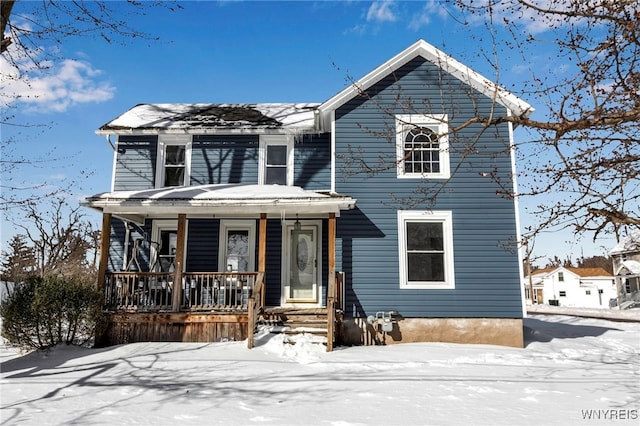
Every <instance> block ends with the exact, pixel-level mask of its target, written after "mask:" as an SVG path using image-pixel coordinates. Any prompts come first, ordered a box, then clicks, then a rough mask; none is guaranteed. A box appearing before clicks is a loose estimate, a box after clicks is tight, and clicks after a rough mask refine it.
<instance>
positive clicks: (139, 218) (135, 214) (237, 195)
mask: <svg viewBox="0 0 640 426" xmlns="http://www.w3.org/2000/svg"><path fill="white" fill-rule="evenodd" d="M355 203H356V200H355V199H353V198H351V197H347V196H344V195H340V194H335V193H332V194H329V193H322V192H315V191H308V190H304V189H302V188H300V187H297V186H283V185H240V184H219V185H199V186H175V187H168V188H158V189H148V190H142V191H117V192H105V193H102V194H97V195H94V196H92V197H87V199H86V201H85V203H83V204H84V205H85V206H87V207H91V208H94V209H97V210H100V211H102V212H103V213H112V214H114V215H116V216H119V217H122V218H125V219H127V220H132V221H135V222H137V223H141V222H143V221H144V218H145V217H148V216H152V215H153V216H159V215H163V214H172V215H175V214H179V213H184V214H191V215H199V216H209V217H210V216H212V215H216V214H219V215H221V214H225V215H242V216H251V215H257V214H260V213H267V214H272V215H283V214H284V215H291V214H326V213H336V214H339V213H340V210H349V209H352V208H353V207H354V206H355Z"/></svg>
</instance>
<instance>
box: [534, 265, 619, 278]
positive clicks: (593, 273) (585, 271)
mask: <svg viewBox="0 0 640 426" xmlns="http://www.w3.org/2000/svg"><path fill="white" fill-rule="evenodd" d="M556 271H558V272H560V271H569V272H571V273H573V274H575V275H577V276H579V277H581V278H586V277H611V276H612V275H611V274H610V273H609V272H607V271H605V270H604V269H603V268H571V267H569V268H566V267H564V266H556V267H552V268H544V269H537V270H535V271H533V272H532V273H531V275H532V276H536V275H545V276H549V275H552V274H554V273H555V272H556Z"/></svg>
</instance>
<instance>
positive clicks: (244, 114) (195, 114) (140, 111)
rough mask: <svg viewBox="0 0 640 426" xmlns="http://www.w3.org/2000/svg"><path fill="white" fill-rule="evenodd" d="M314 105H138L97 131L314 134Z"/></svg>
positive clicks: (102, 132) (315, 107)
mask: <svg viewBox="0 0 640 426" xmlns="http://www.w3.org/2000/svg"><path fill="white" fill-rule="evenodd" d="M318 105H319V104H317V103H315V104H314V103H263V104H205V103H195V104H187V103H175V104H139V105H136V106H134V107H133V108H131V109H130V110H128V111H127V112H125V113H124V114H122V115H120V116H119V117H117V118H115V119H113V120H111V121H109V122H108V123H107V124H105V125H104V126H102V127H100V129H99V130H98V131H97V132H96V133H98V134H117V133H131V132H144V131H153V132H156V131H158V130H164V131H176V132H192V131H197V132H198V133H208V132H215V131H219V130H226V131H229V130H231V129H233V130H236V131H239V130H242V129H247V130H254V131H255V130H280V131H293V132H303V131H313V130H315V128H316V113H315V111H316V109H317V107H318Z"/></svg>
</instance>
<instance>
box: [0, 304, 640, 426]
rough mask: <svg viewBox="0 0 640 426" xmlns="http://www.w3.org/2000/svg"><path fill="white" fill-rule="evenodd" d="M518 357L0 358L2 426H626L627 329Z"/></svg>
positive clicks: (579, 335)
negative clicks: (79, 425) (77, 425)
mask: <svg viewBox="0 0 640 426" xmlns="http://www.w3.org/2000/svg"><path fill="white" fill-rule="evenodd" d="M525 327H526V328H525V335H526V347H525V348H524V349H518V348H509V347H502V346H491V345H461V344H447V343H416V344H401V345H390V346H376V347H340V348H338V349H337V350H335V351H334V352H331V353H326V352H325V351H324V347H321V346H319V345H315V344H313V343H311V341H310V340H309V339H305V338H301V339H299V340H298V343H297V344H296V345H295V346H292V345H285V344H283V343H282V338H281V337H280V336H277V335H273V334H268V333H262V334H260V335H259V336H258V339H257V342H258V347H256V348H255V349H253V350H248V349H247V348H246V342H225V343H210V344H198V343H136V344H128V345H121V346H115V347H109V348H103V349H84V348H77V347H58V348H56V349H55V350H53V351H51V352H49V353H41V352H37V353H30V354H27V355H23V356H17V355H16V354H15V352H12V350H11V349H8V348H6V347H3V348H2V349H1V350H0V356H1V357H2V358H1V359H0V360H1V361H2V363H1V364H0V368H1V386H2V388H1V392H2V393H1V401H0V415H1V422H2V423H3V424H9V425H13V424H20V425H48V424H55V425H58V424H65V425H67V424H71V425H73V424H82V425H111V424H121V425H134V424H139V425H173V424H181V425H190V424H198V425H216V424H224V425H301V424H311V425H328V426H348V425H382V424H384V425H536V426H540V425H587V424H589V425H590V424H607V425H612V424H613V425H618V424H619V425H627V424H629V425H637V424H638V423H639V419H640V322H614V321H609V320H603V319H594V318H579V317H575V316H566V315H533V316H530V317H529V318H527V319H526V320H525Z"/></svg>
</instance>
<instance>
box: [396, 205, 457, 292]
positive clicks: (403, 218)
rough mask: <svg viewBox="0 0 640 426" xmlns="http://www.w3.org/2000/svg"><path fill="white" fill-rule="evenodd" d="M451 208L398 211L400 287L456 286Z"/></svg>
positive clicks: (434, 287)
mask: <svg viewBox="0 0 640 426" xmlns="http://www.w3.org/2000/svg"><path fill="white" fill-rule="evenodd" d="M451 222H452V213H451V212H450V211H413V210H411V211H407V210H400V211H398V250H399V257H400V259H399V260H400V288H407V289H409V288H433V289H437V288H454V287H455V279H454V273H453V231H452V224H451Z"/></svg>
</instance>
